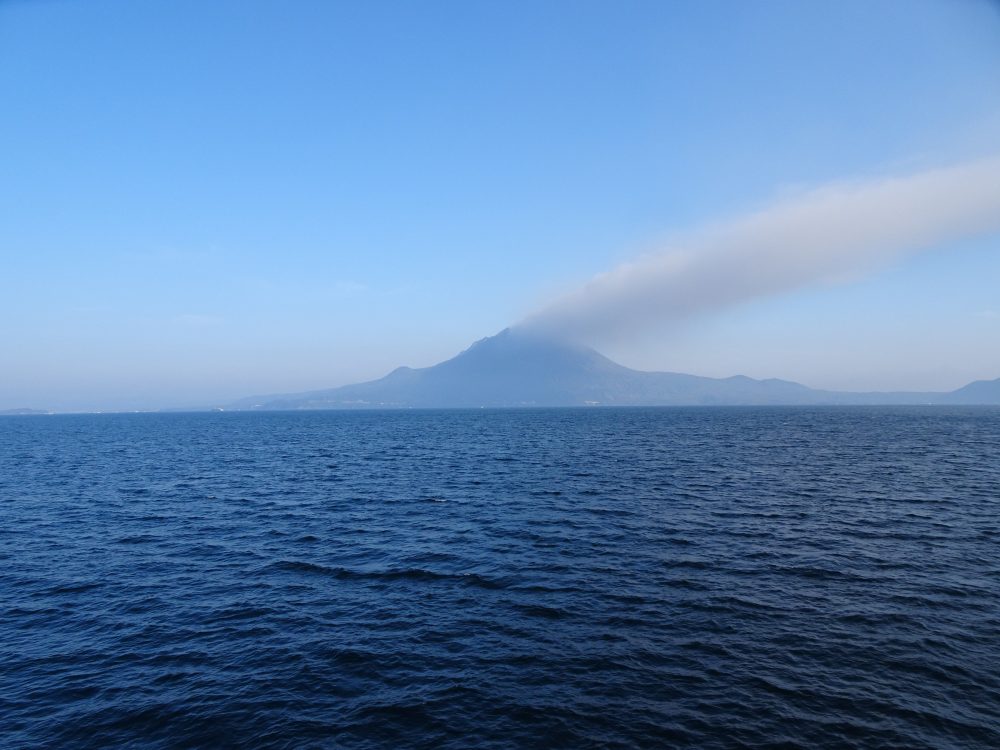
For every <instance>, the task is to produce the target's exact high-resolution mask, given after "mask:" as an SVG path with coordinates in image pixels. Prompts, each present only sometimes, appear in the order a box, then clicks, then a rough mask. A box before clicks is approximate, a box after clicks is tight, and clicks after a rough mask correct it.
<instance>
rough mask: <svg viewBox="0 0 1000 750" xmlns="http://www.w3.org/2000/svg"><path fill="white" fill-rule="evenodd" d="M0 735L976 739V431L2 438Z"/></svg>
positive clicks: (629, 420)
mask: <svg viewBox="0 0 1000 750" xmlns="http://www.w3.org/2000/svg"><path fill="white" fill-rule="evenodd" d="M0 513H2V516H0V520H2V523H0V745H2V746H3V747H11V748H33V747H39V748H41V747H45V748H50V747H51V748H74V747H88V748H90V747H92V748H107V747H143V748H145V747H152V748H156V747H163V748H167V747H206V748H208V747H243V748H254V747H275V748H307V747H329V748H411V747H412V748H628V747H692V748H729V747H783V748H794V747H804V748H826V747H829V748H996V747H1000V410H997V409H992V410H990V409H945V408H926V409H923V408H894V409H878V408H857V409H851V408H841V409H781V408H774V409H659V410H603V409H602V410H536V411H478V412H475V411H452V412H397V413H393V412H382V413H299V414H291V413H288V414H202V415H180V414H178V415H104V416H101V415H97V416H64V417H20V418H17V417H13V418H4V419H0Z"/></svg>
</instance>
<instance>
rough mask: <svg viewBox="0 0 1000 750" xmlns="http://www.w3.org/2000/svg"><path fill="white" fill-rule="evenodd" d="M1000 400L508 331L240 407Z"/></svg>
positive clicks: (972, 390) (987, 392) (983, 391)
mask: <svg viewBox="0 0 1000 750" xmlns="http://www.w3.org/2000/svg"><path fill="white" fill-rule="evenodd" d="M892 404H900V405H903V404H911V405H916V404H942V405H957V404H968V405H980V404H981V405H994V404H1000V378H997V379H996V380H980V381H976V382H974V383H970V384H969V385H967V386H965V387H963V388H959V389H958V390H955V391H950V392H940V393H939V392H928V393H919V392H871V393H850V392H841V391H823V390H815V389H812V388H808V387H806V386H804V385H801V384H799V383H793V382H791V381H787V380H777V379H768V380H755V379H753V378H748V377H745V376H742V375H736V376H733V377H730V378H707V377H699V376H697V375H684V374H681V373H674V372H643V371H640V370H632V369H630V368H628V367H624V366H623V365H620V364H618V363H616V362H613V361H611V360H610V359H608V358H607V357H605V356H604V355H602V354H600V353H598V352H597V351H595V350H593V349H590V348H588V347H584V346H577V345H573V344H568V343H563V342H558V341H552V340H549V339H544V338H540V337H538V336H535V335H532V334H528V333H524V332H519V331H515V330H512V329H509V328H508V329H505V330H503V331H501V332H500V333H498V334H497V335H495V336H490V337H488V338H485V339H482V340H480V341H477V342H476V343H475V344H473V345H472V346H470V347H469V348H468V349H466V350H465V351H463V352H462V353H460V354H459V355H457V356H455V357H453V358H451V359H449V360H446V361H444V362H441V363H440V364H437V365H434V366H432V367H424V368H419V369H413V368H410V367H400V368H398V369H396V370H393V371H392V372H391V373H389V374H388V375H386V376H385V377H384V378H380V379H378V380H372V381H369V382H366V383H358V384H355V385H345V386H341V387H339V388H330V389H326V390H319V391H309V392H305V393H292V394H276V395H268V396H253V397H250V398H245V399H241V400H239V401H236V402H235V403H232V404H229V405H227V406H225V407H224V408H225V410H227V411H229V410H235V411H276V410H291V409H387V408H460V407H465V408H476V407H518V406H771V405H773V406H779V405H845V406H846V405H892Z"/></svg>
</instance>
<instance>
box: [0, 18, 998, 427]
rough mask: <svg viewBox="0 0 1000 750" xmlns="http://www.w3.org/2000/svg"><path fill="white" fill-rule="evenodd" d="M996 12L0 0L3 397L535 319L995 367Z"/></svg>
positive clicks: (177, 388) (627, 347)
mask: <svg viewBox="0 0 1000 750" xmlns="http://www.w3.org/2000/svg"><path fill="white" fill-rule="evenodd" d="M998 32H1000V12H998V10H997V6H996V4H995V3H991V2H988V0H976V1H973V2H968V3H953V2H947V1H946V0H918V1H913V2H911V1H906V2H903V0H897V1H895V2H886V3H880V4H877V5H872V4H870V3H864V2H860V0H856V1H853V2H845V3H838V4H836V5H835V6H821V5H819V4H803V3H795V2H791V1H790V0H789V1H787V2H777V3H770V4H767V5H762V4H760V5H750V6H748V5H742V4H736V3H729V4H725V3H723V4H718V5H715V4H713V5H709V4H701V3H688V4H670V5H666V4H660V3H653V2H649V3H645V2H634V3H629V4H627V5H626V6H614V7H612V6H610V5H603V4H599V3H569V2H565V3H561V2H554V3H546V4H544V5H541V6H534V5H527V4H526V5H513V6H500V5H486V4H476V5H466V4H460V3H434V4H430V5H425V6H420V7H416V6H414V7H407V6H398V7H397V6H392V7H391V8H390V6H388V5H364V6H348V5H336V4H327V3H321V2H309V1H307V2H302V3H296V4H295V5H294V6H289V5H287V4H282V3H276V2H241V3H236V2H220V3H215V4H212V5H211V6H206V5H205V4H202V3H195V2H190V1H181V2H171V3H167V2H150V3H143V4H134V3H127V2H125V0H97V1H95V2H72V1H66V2H46V3H29V2H0V96H2V97H3V99H4V101H5V103H6V104H7V109H8V111H9V112H10V113H13V114H14V116H10V117H6V118H4V119H3V120H2V121H0V144H2V145H0V154H2V156H3V162H4V169H3V175H2V176H0V198H2V199H3V200H2V203H0V219H2V221H0V247H2V248H3V256H2V257H3V268H4V277H5V284H4V294H3V295H2V296H0V315H2V320H3V328H2V329H0V332H2V334H3V342H2V345H0V346H2V348H0V351H3V352H4V356H3V360H2V361H3V367H2V368H0V410H2V409H10V408H20V407H32V408H39V409H53V410H59V411H74V410H81V411H84V410H101V409H105V410H129V409H157V408H171V407H183V406H200V405H208V404H216V403H225V402H228V401H232V400H235V399H238V398H240V397H244V396H250V395H254V394H262V393H282V392H296V391H305V390H311V389H320V388H328V387H334V386H338V385H343V384H348V383H354V382H359V381H364V380H370V379H374V378H378V377H381V376H383V375H385V374H386V373H387V372H389V371H391V370H392V369H394V368H395V367H397V366H400V365H408V366H413V367H424V366H430V365H433V364H436V363H437V362H440V361H442V360H445V359H448V358H450V357H452V356H454V355H455V354H457V353H458V352H459V351H461V350H463V349H465V348H466V347H467V346H468V345H469V344H471V343H472V342H473V341H475V340H478V339H481V338H483V337H485V336H489V335H493V334H495V333H496V332H497V331H499V330H501V329H503V328H505V327H507V326H510V325H513V324H516V323H518V322H520V321H524V320H525V319H526V318H527V319H534V320H536V321H537V320H540V319H543V318H544V319H545V321H547V322H546V325H547V326H550V327H552V328H553V329H554V330H558V331H559V332H560V333H561V335H565V336H567V337H570V338H573V339H574V340H579V341H582V342H583V343H586V344H588V345H591V346H593V347H594V348H596V349H597V350H598V351H600V352H601V353H603V354H605V355H607V356H608V357H610V358H611V359H613V360H615V361H617V362H619V363H621V364H623V365H626V366H628V367H632V368H635V369H640V370H660V371H674V372H686V373H691V374H696V375H706V376H712V377H727V376H731V375H736V374H742V375H747V376H750V377H755V378H770V377H777V378H782V379H787V380H793V381H796V382H800V383H803V384H804V385H808V386H810V387H814V388H820V389H832V390H852V391H859V390H860V391H869V390H882V391H884V390H915V391H946V390H952V389H955V388H958V387H960V386H963V385H965V384H967V383H968V382H970V381H973V380H978V379H993V378H996V377H998V376H1000V253H998V252H997V248H998V243H1000V236H998V230H1000V162H998V161H997V151H996V148H997V147H996V144H997V143H1000V99H998V97H997V95H996V92H997V91H998V90H1000V89H998V83H1000V45H997V44H996V38H997V35H998ZM179 50H183V54H179V52H178V51H179Z"/></svg>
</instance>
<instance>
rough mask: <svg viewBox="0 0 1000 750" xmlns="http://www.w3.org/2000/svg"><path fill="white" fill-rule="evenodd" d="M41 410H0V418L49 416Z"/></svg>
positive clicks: (48, 412)
mask: <svg viewBox="0 0 1000 750" xmlns="http://www.w3.org/2000/svg"><path fill="white" fill-rule="evenodd" d="M51 413H52V412H50V411H43V410H42V409H0V417H27V416H32V415H35V414H51Z"/></svg>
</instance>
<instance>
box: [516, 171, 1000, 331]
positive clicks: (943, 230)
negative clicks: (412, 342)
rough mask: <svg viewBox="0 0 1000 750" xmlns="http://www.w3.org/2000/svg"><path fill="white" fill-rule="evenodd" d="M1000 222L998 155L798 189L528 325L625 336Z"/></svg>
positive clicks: (612, 277) (641, 262)
mask: <svg viewBox="0 0 1000 750" xmlns="http://www.w3.org/2000/svg"><path fill="white" fill-rule="evenodd" d="M997 230H1000V157H991V158H988V159H981V160H979V161H974V162H969V163H964V164H960V165H956V166H950V167H946V168H938V169H932V170H928V171H924V172H920V173H916V174H910V175H907V176H901V177H891V178H883V179H876V180H865V181H856V182H843V183H836V184H830V185H826V186H823V187H820V188H817V189H813V190H809V191H807V192H803V193H800V194H798V195H797V196H795V197H793V198H791V199H787V200H784V201H781V202H778V203H776V204H773V205H771V206H770V207H768V208H766V209H764V210H761V211H758V212H756V213H751V214H748V215H746V216H743V217H741V218H737V219H735V220H732V221H729V222H725V223H721V224H717V225H715V226H710V227H707V228H705V229H703V230H701V231H699V232H696V233H694V234H690V235H688V236H686V237H683V238H680V239H678V240H675V241H674V242H672V243H670V244H669V246H667V247H666V248H664V249H663V250H662V251H660V252H656V253H652V254H649V255H645V256H643V257H640V258H638V259H636V260H634V261H632V262H629V263H625V264H623V265H620V266H618V267H617V268H614V269H612V270H611V271H608V272H606V273H602V274H599V275H598V276H595V277H594V278H593V279H591V280H590V281H589V282H588V283H586V284H585V285H584V286H582V287H581V288H579V289H578V290H576V291H574V292H571V293H570V294H567V295H565V296H563V297H561V298H559V299H556V300H555V301H554V302H552V303H551V304H550V305H548V306H547V307H545V308H543V309H541V310H539V311H537V312H536V313H534V314H532V315H530V316H529V317H528V318H526V319H525V320H524V321H523V322H522V323H521V324H520V327H522V328H524V329H530V330H535V331H539V332H544V333H546V334H549V335H555V336H560V337H564V338H569V339H576V340H594V339H600V338H605V337H610V336H622V335H626V334H628V333H629V332H630V331H633V330H636V329H637V328H641V327H646V326H650V325H656V324H659V325H662V324H670V323H676V322H678V321H681V320H684V319H686V318H690V317H692V316H695V315H702V314H708V313H711V312H713V311H717V310H721V309H723V308H726V307H730V306H733V305H737V304H740V303H743V302H748V301H751V300H754V299H757V298H761V297H766V296H771V295H776V294H780V293H782V292H787V291H791V290H794V289H797V288H800V287H803V286H807V285H813V284H824V283H836V282H842V281H846V280H850V279H857V278H859V277H860V276H862V275H864V274H867V273H871V272H874V271H876V270H878V269H880V268H883V267H885V266H887V265H889V264H891V263H893V262H895V261H897V260H899V259H901V258H902V257H904V256H906V255H908V254H912V253H915V252H918V251H923V250H929V249H946V248H947V247H948V246H949V244H950V243H953V242H955V241H957V240H960V239H963V238H966V237H970V236H973V235H977V234H983V233H989V232H993V231H997Z"/></svg>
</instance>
